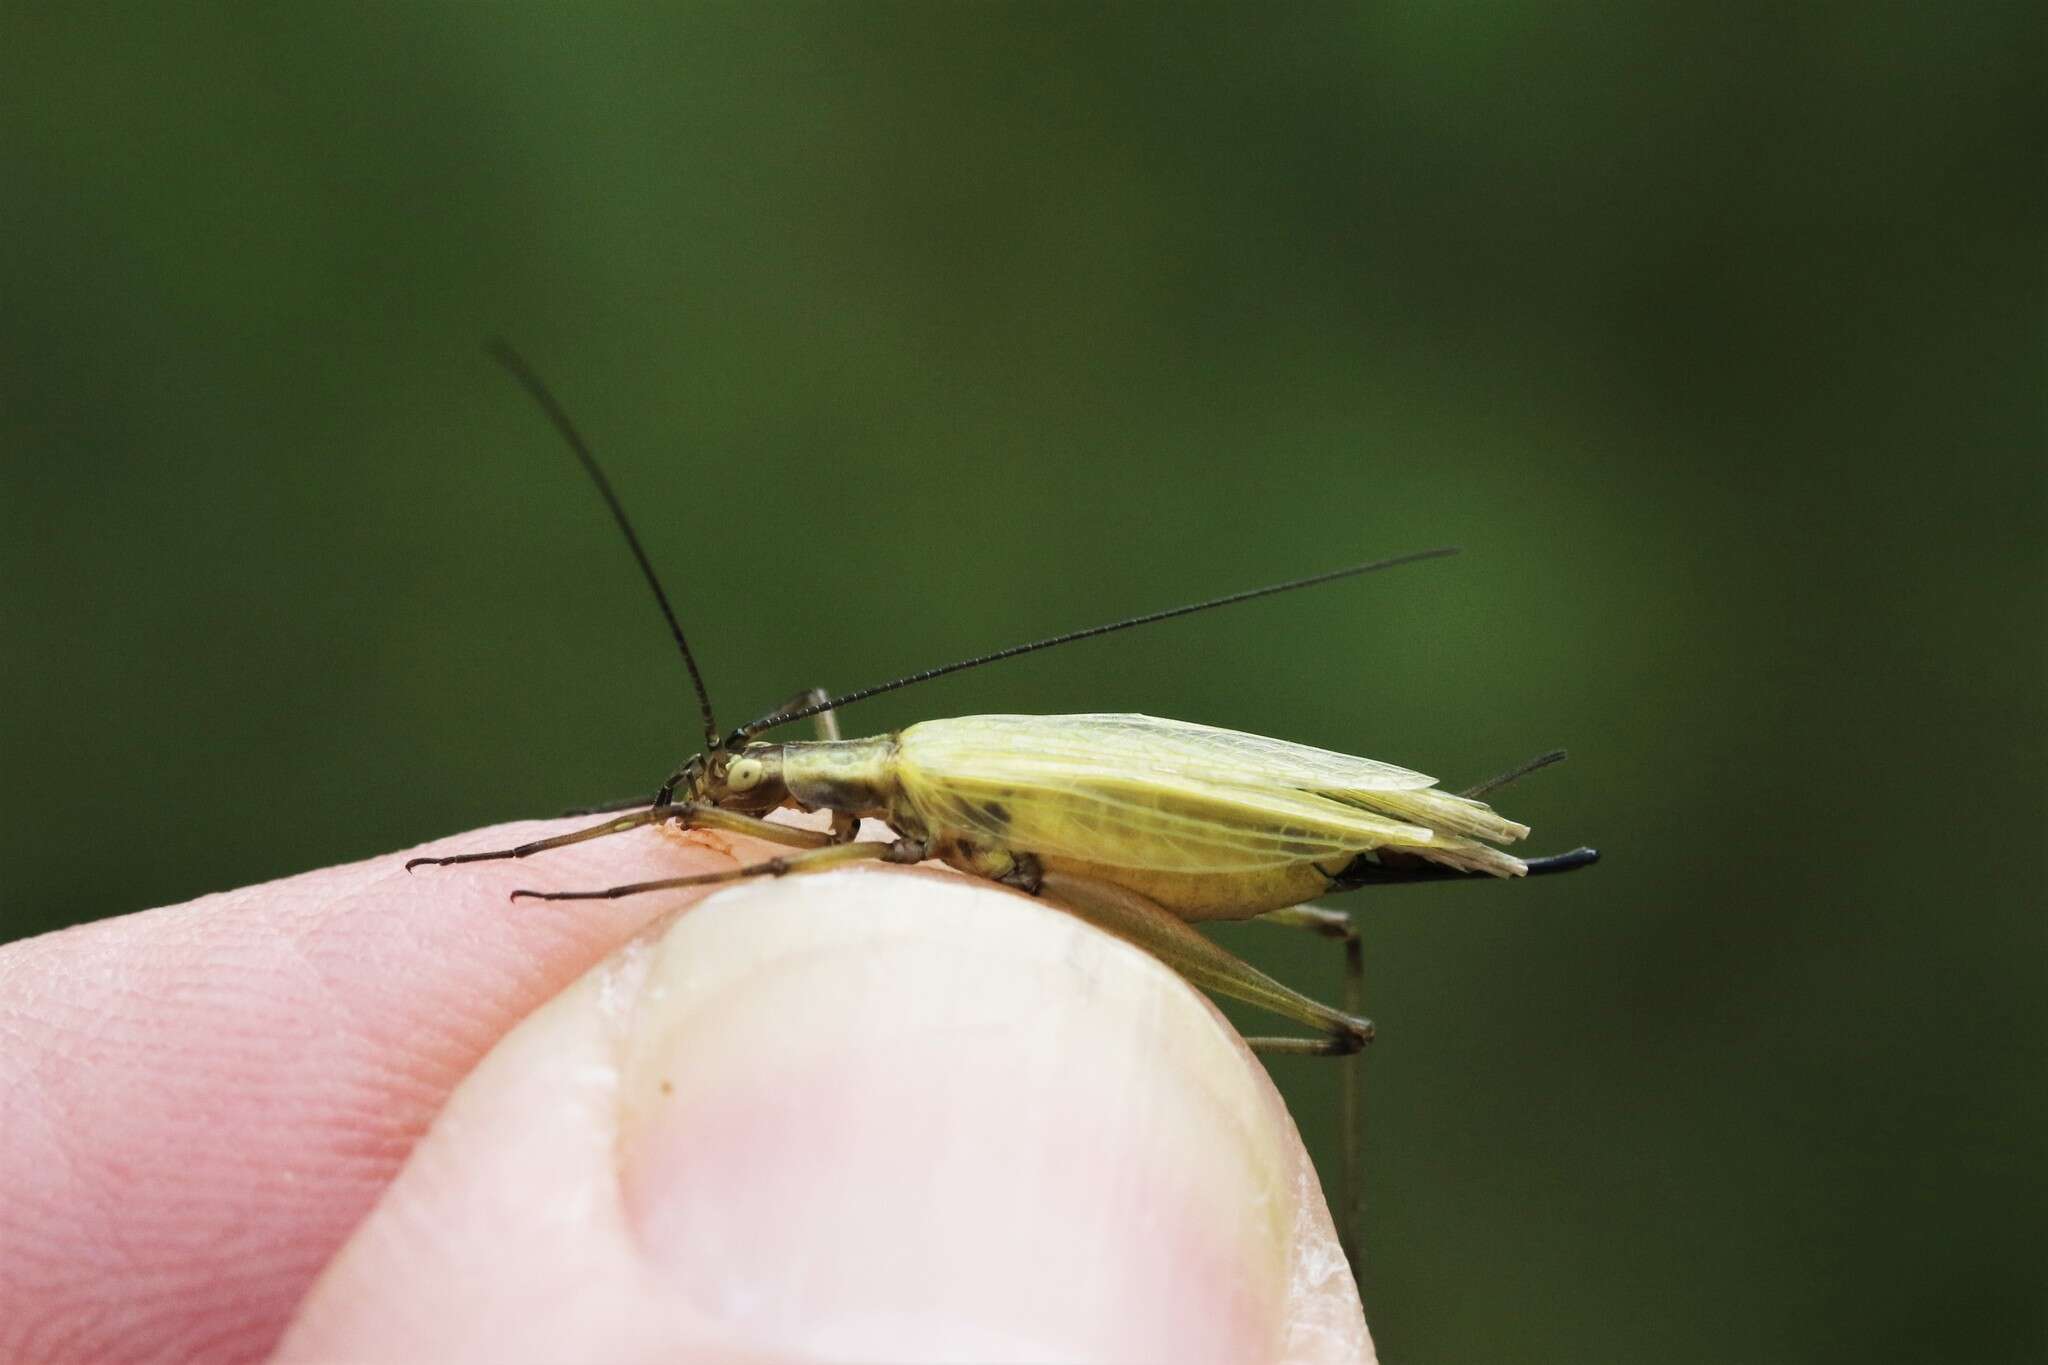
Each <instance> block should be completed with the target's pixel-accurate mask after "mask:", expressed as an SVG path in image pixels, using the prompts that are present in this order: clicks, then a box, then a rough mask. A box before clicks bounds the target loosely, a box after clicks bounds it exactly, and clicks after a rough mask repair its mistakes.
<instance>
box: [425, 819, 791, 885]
mask: <svg viewBox="0 0 2048 1365" xmlns="http://www.w3.org/2000/svg"><path fill="white" fill-rule="evenodd" d="M667 820H674V821H676V822H677V823H678V824H681V825H684V826H687V827H692V828H697V829H719V830H724V831H726V832H727V833H729V834H750V835H752V836H753V837H754V838H756V839H766V840H768V841H769V842H771V843H777V844H787V845H789V846H790V847H792V848H818V847H821V846H822V845H824V844H827V843H830V842H831V836H830V835H828V834H820V833H819V832H817V831H816V830H809V829H796V828H793V827H791V826H789V825H778V824H774V823H771V822H770V821H767V820H757V819H755V818H754V817H753V816H751V815H741V814H739V813H738V812H736V811H729V810H720V809H718V807H716V806H698V805H691V804H689V803H688V802H685V803H683V804H681V805H674V806H651V807H649V808H647V809H645V810H637V811H634V812H633V813H632V814H631V815H622V816H620V817H619V818H618V819H616V820H607V821H605V822H604V823H603V824H601V825H591V826H589V827H588V828H586V829H578V830H571V831H570V832H569V833H567V834H557V835H555V836H554V837H552V838H548V839H535V840H533V841H532V842H531V843H525V844H519V845H517V846H516V847H513V848H499V849H491V850H489V851H488V852H483V853H452V854H450V855H448V856H447V857H445V858H414V859H411V860H410V861H408V862H407V863H406V865H405V870H406V871H408V872H410V871H412V870H413V869H414V868H416V867H446V866H448V865H449V864H451V863H489V862H496V861H498V860H500V859H503V858H531V857H532V856H533V855H534V854H536V853H545V852H547V851H548V850H549V849H552V848H567V847H568V846H569V845H570V844H580V843H583V842H585V841H586V840H590V839H602V838H605V837H606V836H607V835H612V834H624V833H625V832H626V831H627V830H629V829H638V828H640V827H641V826H642V825H658V824H661V823H662V822H664V821H667Z"/></svg>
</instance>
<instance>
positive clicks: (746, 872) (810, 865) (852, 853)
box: [512, 836, 931, 901]
mask: <svg viewBox="0 0 2048 1365" xmlns="http://www.w3.org/2000/svg"><path fill="white" fill-rule="evenodd" d="M819 837H825V836H819ZM930 851H931V850H930V847H929V845H928V844H927V843H926V841H925V840H923V839H898V840H896V841H895V842H893V843H886V844H884V843H865V844H833V845H830V846H829V847H825V848H812V849H806V850H805V851H803V852H801V853H792V854H789V855H788V856H786V857H781V858H770V859H768V860H767V861H766V862H759V863H750V864H748V865H747V866H745V867H735V868H729V869H727V870H726V871H724V872H700V873H698V874H696V875H695V876H691V877H664V878H662V879H661V880H660V881H652V882H629V883H628V884H626V885H625V886H608V887H606V888H605V889H604V890H602V891H514V892H513V893H512V899H513V900H533V901H609V900H618V899H619V898H621V897H623V896H638V895H640V894H642V893H643V892H648V891H674V890H678V889H680V888H682V887H686V886H717V885H719V884H720V883H722V882H737V881H745V880H747V879H749V878H752V877H787V876H793V875H795V874H798V873H804V872H823V871H825V870H826V869H828V868H834V867H844V866H846V865H847V864H849V863H872V862H883V863H921V862H923V861H924V859H925V855H926V854H927V853H929V852H930Z"/></svg>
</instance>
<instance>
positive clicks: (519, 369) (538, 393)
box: [484, 337, 718, 749]
mask: <svg viewBox="0 0 2048 1365" xmlns="http://www.w3.org/2000/svg"><path fill="white" fill-rule="evenodd" d="M484 349H485V350H486V351H488V352H489V353H490V356H491V358H492V359H493V360H495V361H497V362H498V363H499V364H500V365H503V366H504V367H505V368H506V369H507V370H508V371H510V372H511V375H512V377H513V378H514V379H516V380H518V381H519V385H520V387H521V388H523V389H525V390H526V391H527V393H529V394H531V395H532V396H533V401H534V402H536V403H538V404H540V409H541V411H542V412H544V413H546V414H547V416H548V420H549V421H550V422H553V423H554V424H555V430H556V431H559V432H561V433H562V439H563V440H564V441H567V442H568V443H569V449H570V450H572V451H574V452H575V454H576V458H577V459H578V460H580V461H581V462H582V464H583V472H584V473H586V474H588V475H590V481H591V482H592V483H594V484H596V485H597V491H598V492H599V493H600V494H602V495H603V497H604V504H605V506H607V507H609V508H611V509H612V520H614V521H616V522H618V524H619V529H620V530H621V531H623V532H625V534H626V544H627V546H628V547H629V548H630V549H631V550H632V551H633V558H634V559H635V560H637V561H638V562H639V564H640V572H641V573H642V574H644V575H646V577H647V586H648V587H650V588H652V589H654V600H655V601H656V602H657V603H659V604H660V605H661V614H662V616H663V618H664V619H666V620H667V621H668V633H669V634H671V635H673V636H675V638H676V648H677V649H679V650H681V651H682V652H683V666H684V667H685V668H687V669H689V670H690V685H691V686H692V687H694V688H696V689H697V706H698V709H699V710H701V711H702V712H703V713H704V742H705V743H706V744H708V745H709V746H710V747H711V748H713V749H716V748H717V747H718V722H717V721H715V720H713V719H712V718H711V694H710V693H709V692H707V691H705V690H704V675H703V674H702V673H699V672H698V671H697V656H696V655H694V654H692V653H691V652H690V642H689V641H688V640H686V639H684V638H683V627H682V625H681V623H680V622H678V621H677V620H676V614H675V610H674V608H672V607H670V606H669V604H668V594H667V593H665V592H663V591H662V589H661V580H660V579H659V578H656V577H655V576H654V565H652V564H650V563H648V561H647V551H645V550H643V549H641V548H640V537H639V536H636V535H634V534H633V523H632V522H630V521H628V520H626V509H625V508H624V507H621V506H620V505H619V498H618V494H616V493H614V492H612V482H611V480H610V479H607V478H606V477H605V476H604V471H603V470H602V469H600V468H598V465H597V457H596V456H594V455H592V454H591V453H590V447H589V445H588V444H586V443H585V442H584V440H583V436H582V434H581V433H580V432H578V431H577V430H576V424H575V423H574V422H571V421H570V420H569V414H568V413H566V412H564V411H563V410H562V405H561V404H560V403H558V402H556V401H555V396H554V394H552V393H550V392H548V386H547V385H546V384H544V383H542V382H541V378H540V376H539V375H537V374H535V373H534V372H533V366H531V365H529V364H527V363H526V357H524V356H522V355H520V354H519V352H517V351H515V350H513V349H512V347H511V345H510V343H508V342H506V341H504V340H502V339H500V338H497V337H493V338H492V339H491V341H490V343H489V344H488V345H487V346H485V347H484Z"/></svg>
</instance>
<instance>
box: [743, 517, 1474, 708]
mask: <svg viewBox="0 0 2048 1365" xmlns="http://www.w3.org/2000/svg"><path fill="white" fill-rule="evenodd" d="M1456 553H1458V547H1457V546H1455V545H1439V546H1438V547H1437V548H1435V549H1434V550H1416V551H1415V552H1413V553H1412V554H1405V555H1395V556H1394V557H1393V558H1392V559H1375V560H1373V561H1372V562H1371V563H1369V564H1352V565H1349V566H1348V567H1346V568H1342V569H1331V570H1330V571H1329V572H1327V573H1319V574H1312V575H1310V576H1309V577H1307V578H1296V579H1293V580H1290V581H1289V582H1286V583H1275V584H1273V585H1271V586H1270V587H1264V588H1250V589H1247V590H1246V591H1244V592H1234V593H1231V594H1230V595H1228V596H1227V597H1212V598H1210V599H1209V600H1208V601H1206V602H1196V603H1193V604H1192V605H1190V606H1185V607H1169V608H1168V609H1167V610H1165V611H1154V612H1147V613H1146V614H1145V615H1143V616H1133V617H1130V618H1128V619H1127V620H1123V621H1111V622H1110V623H1109V624H1108V625H1104V626H1090V627H1089V628H1088V629H1086V630H1072V631H1068V632H1067V633H1066V634H1064V635H1054V636H1051V637H1049V638H1047V639H1044V640H1033V641H1032V642H1031V643H1030V644H1028V645H1011V646H1010V647H1009V648H1008V649H999V650H997V651H996V652H995V653H993V654H980V655H976V656H975V657H974V658H972V659H962V660H960V662H958V663H952V664H944V665H942V666H940V667H938V668H927V669H925V670H924V671H923V672H921V673H911V674H908V675H906V676H904V677H901V678H897V679H895V680H893V681H891V682H885V683H877V684H875V685H874V686H873V687H863V688H861V689H860V690H859V691H857V692H848V693H847V694H845V695H844V696H840V697H827V698H826V699H825V700H824V701H820V702H813V703H811V704H810V705H809V706H800V707H798V708H797V709H796V710H794V711H778V712H773V713H771V714H769V715H765V716H763V717H761V718H760V719H759V720H752V721H748V722H747V723H746V724H745V725H742V726H741V727H740V728H739V729H737V730H735V731H733V732H732V733H731V734H730V735H727V736H726V739H725V743H726V747H727V748H731V747H733V746H735V745H739V744H743V743H745V742H746V741H747V739H748V738H750V737H751V736H753V735H757V734H759V733H760V732H761V731H763V730H768V729H772V728H774V727H775V726H778V725H786V724H788V723H789V722H790V721H793V720H802V719H804V718H805V717H806V716H815V715H817V714H818V713H819V712H820V711H835V710H838V709H839V708H840V707H842V706H851V705H853V704H854V703H855V702H857V701H866V700H867V699H868V698H869V697H879V696H881V695H882V694H883V693H884V692H894V691H896V690H897V689H898V688H902V687H909V686H910V685H911V684H913V683H921V682H930V681H931V680H932V679H933V678H943V677H945V676H946V675H947V674H948V673H959V672H961V671H963V670H965V669H969V668H979V667H981V666H982V665H983V664H992V663H995V662H997V661H998V660H1001V659H1014V658H1016V657H1017V656H1018V655H1019V654H1030V653H1032V652H1034V651H1036V650H1041V649H1051V648H1052V647H1053V646H1054V645H1064V644H1071V643H1073V642H1074V641H1075V640H1087V639H1091V638H1093V637H1094V636H1097V635H1108V634H1110V633H1111V632H1112V631H1119V630H1129V629H1130V628H1131V627H1132V626H1149V625H1151V624H1152V623H1153V622H1154V621H1167V620H1171V619H1172V618H1174V617H1176V616H1189V615H1192V614H1193V613H1195V612H1198V611H1207V610H1209V609H1210V608H1211V607H1227V606H1230V605H1232V604H1234V603H1237V602H1249V601H1251V600H1253V599H1254V598H1258V597H1271V596H1273V595H1274V594H1275V593H1282V592H1293V591H1294V590H1295V589H1296V588H1313V587H1315V586H1316V585H1317V584H1319V583H1334V582H1336V581H1337V580H1338V579H1340V578H1355V577H1357V576H1358V575H1359V574H1364V573H1372V572H1374V571H1375V570H1379V569H1392V568H1396V567H1398V566H1400V565H1402V564H1413V563H1415V562H1417V561H1418V560H1424V559H1442V558H1443V557H1444V556H1446V555H1454V554H1456Z"/></svg>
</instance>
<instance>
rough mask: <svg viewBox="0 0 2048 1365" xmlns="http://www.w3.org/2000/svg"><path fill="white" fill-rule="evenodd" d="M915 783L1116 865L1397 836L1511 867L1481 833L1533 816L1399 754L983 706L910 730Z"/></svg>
mask: <svg viewBox="0 0 2048 1365" xmlns="http://www.w3.org/2000/svg"><path fill="white" fill-rule="evenodd" d="M896 774H897V780H898V782H899V783H900V787H901V791H902V794H903V797H904V798H905V799H906V800H907V801H908V802H909V803H910V804H911V805H912V806H913V807H914V808H915V809H916V810H917V811H918V812H919V814H920V815H921V816H922V817H923V818H924V820H925V822H926V823H927V824H928V825H929V826H931V827H933V828H943V829H954V830H959V831H961V832H963V833H968V834H972V835H975V836H977V837H980V838H983V839H986V840H988V841H990V842H993V843H996V844H998V845H1000V846H1003V847H1007V848H1016V849H1025V850H1029V851H1032V852H1036V853H1040V854H1047V855H1057V856H1063V857H1069V858H1077V859H1084V860H1087V861H1090V862H1094V863H1101V864H1104V865H1107V866H1115V867H1130V868H1148V869H1159V870H1169V871H1178V872H1243V871H1253V870H1258V869H1263V868H1271V867H1279V866H1283V865H1286V864H1291V863H1301V862H1303V861H1308V860H1315V861H1323V860H1336V861H1335V863H1334V864H1333V865H1341V863H1342V862H1343V861H1346V860H1348V858H1349V857H1350V856H1352V855H1355V854H1357V853H1360V852H1363V851H1366V850H1370V849H1376V848H1385V847H1393V848H1400V849H1405V850H1409V851H1412V852H1414V853H1416V854H1417V855H1419V856H1421V857H1425V858H1428V859H1430V860H1432V861H1436V862H1441V863H1445V864H1448V865H1450V866H1454V867H1459V868H1462V869H1466V870H1471V871H1482V872H1491V873H1494V874H1495V875H1499V876H1515V875H1518V874H1519V873H1520V872H1521V871H1522V870H1523V868H1522V864H1521V862H1520V861H1519V860H1518V859H1515V858H1512V857H1509V856H1508V855H1506V854H1504V853H1501V852H1499V851H1498V850H1495V849H1492V848H1488V847H1486V845H1485V844H1482V843H1479V842H1477V840H1479V839H1489V840H1494V841H1501V842H1505V841H1507V840H1512V839H1517V838H1520V837H1521V836H1522V835H1524V834H1526V833H1527V832H1528V831H1527V830H1526V829H1525V828H1524V827H1523V826H1521V825H1517V824H1515V823H1513V822H1512V821H1508V820H1504V819H1502V818H1501V817H1499V816H1498V815H1495V814H1494V813H1493V811H1492V810H1490V809H1489V808H1488V807H1486V806H1485V805H1483V804H1481V803H1479V802H1476V801H1468V800H1466V799H1464V798H1462V797H1457V796H1452V795H1450V794H1449V793H1446V792H1440V791H1436V790H1434V789H1433V783H1434V779H1433V778H1430V777H1426V776H1424V775H1423V774H1421V773H1415V772H1410V771H1408V770H1407V769H1405V768H1398V767H1394V766H1393V765H1391V764H1385V763H1376V762H1374V761H1372V760H1370V759H1362V758H1353V757H1351V756H1349V755H1346V754H1338V753H1332V752H1330V751H1329V750H1325V749H1314V748H1310V747H1307V746H1305V745H1296V744H1289V743H1286V742H1285V741H1282V740H1274V739H1267V738H1264V737H1262V736H1258V735H1246V734H1240V733H1238V732H1236V731H1232V730H1219V729H1215V728H1212V727H1210V726H1205V725H1192V724H1189V723H1187V722H1184V721H1172V720H1159V719H1156V718H1154V717H1151V716H1138V715H1081V716H973V717H968V718H964V719H960V720H946V721H929V722H925V723H923V724H919V725H913V726H911V727H909V728H908V729H906V730H905V731H903V733H902V735H901V737H900V747H899V750H898V753H897V760H896Z"/></svg>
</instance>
